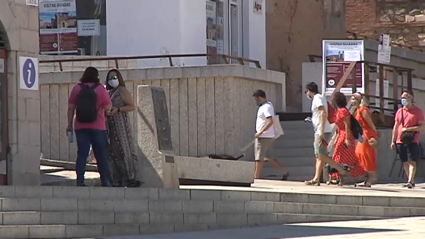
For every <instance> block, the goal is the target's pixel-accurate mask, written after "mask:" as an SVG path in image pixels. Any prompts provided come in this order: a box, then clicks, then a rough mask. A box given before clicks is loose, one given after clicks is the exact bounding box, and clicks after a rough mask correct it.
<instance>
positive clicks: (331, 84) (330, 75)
mask: <svg viewBox="0 0 425 239" xmlns="http://www.w3.org/2000/svg"><path fill="white" fill-rule="evenodd" d="M350 63H351V62H328V63H326V88H335V87H336V86H337V85H338V83H339V82H340V80H341V78H342V77H343V76H344V74H345V72H346V71H347V68H348V66H349V65H350ZM355 71H356V87H357V88H361V87H362V72H363V67H362V63H357V64H356V66H355ZM353 82H354V81H353V74H350V75H349V76H348V78H347V79H346V80H345V83H344V84H343V85H342V88H352V87H353Z"/></svg>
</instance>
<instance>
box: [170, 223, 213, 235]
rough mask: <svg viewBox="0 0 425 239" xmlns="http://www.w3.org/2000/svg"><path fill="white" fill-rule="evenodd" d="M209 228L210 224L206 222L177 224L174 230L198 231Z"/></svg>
mask: <svg viewBox="0 0 425 239" xmlns="http://www.w3.org/2000/svg"><path fill="white" fill-rule="evenodd" d="M206 230H208V225H206V224H197V225H196V224H192V225H187V224H176V225H175V228H174V232H177V233H178V232H196V231H206Z"/></svg>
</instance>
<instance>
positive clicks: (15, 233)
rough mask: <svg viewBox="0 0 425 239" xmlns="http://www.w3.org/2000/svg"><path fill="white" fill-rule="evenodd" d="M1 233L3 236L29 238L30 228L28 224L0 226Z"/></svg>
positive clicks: (14, 238)
mask: <svg viewBox="0 0 425 239" xmlns="http://www.w3.org/2000/svg"><path fill="white" fill-rule="evenodd" d="M0 235H1V237H3V238H13V239H18V238H19V239H21V238H25V239H27V238H29V228H28V226H17V225H14V226H0Z"/></svg>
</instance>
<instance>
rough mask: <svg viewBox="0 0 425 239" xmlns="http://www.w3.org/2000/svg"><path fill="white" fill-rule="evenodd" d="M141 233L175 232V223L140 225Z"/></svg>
mask: <svg viewBox="0 0 425 239" xmlns="http://www.w3.org/2000/svg"><path fill="white" fill-rule="evenodd" d="M139 231H140V234H164V233H172V232H174V225H173V224H149V225H140V226H139Z"/></svg>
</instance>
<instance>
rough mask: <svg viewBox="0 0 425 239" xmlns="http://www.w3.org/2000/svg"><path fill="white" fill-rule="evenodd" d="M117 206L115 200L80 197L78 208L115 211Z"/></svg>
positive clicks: (82, 209) (80, 209) (81, 209)
mask: <svg viewBox="0 0 425 239" xmlns="http://www.w3.org/2000/svg"><path fill="white" fill-rule="evenodd" d="M114 208H115V205H114V200H112V199H105V200H98V199H78V210H79V211H89V210H94V211H113V210H114Z"/></svg>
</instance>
